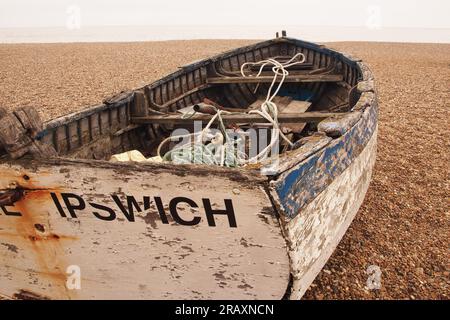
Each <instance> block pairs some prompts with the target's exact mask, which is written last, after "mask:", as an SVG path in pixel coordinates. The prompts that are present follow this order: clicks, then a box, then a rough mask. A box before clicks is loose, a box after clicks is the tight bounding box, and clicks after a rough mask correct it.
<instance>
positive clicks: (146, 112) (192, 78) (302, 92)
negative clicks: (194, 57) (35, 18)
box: [3, 37, 362, 160]
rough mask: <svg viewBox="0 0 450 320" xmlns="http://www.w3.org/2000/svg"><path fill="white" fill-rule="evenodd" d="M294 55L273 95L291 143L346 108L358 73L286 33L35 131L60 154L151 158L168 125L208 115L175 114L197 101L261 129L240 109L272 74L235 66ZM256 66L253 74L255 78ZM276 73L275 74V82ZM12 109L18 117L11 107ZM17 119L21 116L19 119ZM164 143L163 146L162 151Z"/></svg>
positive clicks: (255, 98)
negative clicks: (295, 59)
mask: <svg viewBox="0 0 450 320" xmlns="http://www.w3.org/2000/svg"><path fill="white" fill-rule="evenodd" d="M299 53H301V54H302V55H303V56H304V58H305V61H304V62H303V63H301V64H296V65H293V66H291V67H289V68H287V70H288V72H289V74H288V75H287V76H286V77H285V79H284V82H283V84H282V86H281V87H280V90H279V91H278V93H277V95H276V97H275V98H274V100H273V101H274V102H275V103H276V104H277V107H278V112H279V114H278V121H279V123H280V127H281V128H282V131H283V132H284V133H285V134H286V135H288V136H289V139H291V141H292V142H293V143H295V142H297V141H300V140H301V139H302V138H304V137H307V136H311V135H314V134H315V133H317V132H318V123H320V122H321V121H323V120H325V119H332V118H335V117H336V116H338V117H339V116H340V115H346V114H348V113H351V111H352V108H353V107H354V105H355V103H356V101H357V100H358V98H359V96H358V92H357V90H355V88H356V86H357V84H358V81H360V79H361V77H362V71H361V70H360V68H359V65H358V64H357V63H356V62H355V61H353V60H351V59H349V58H348V57H346V56H344V55H343V54H341V53H339V52H336V51H333V50H330V49H327V48H325V47H324V46H322V45H317V44H312V43H308V42H303V41H299V40H295V39H290V38H286V37H279V38H276V39H273V40H269V41H265V42H261V43H257V44H254V45H250V46H248V47H243V48H239V49H235V50H231V51H229V52H225V53H222V54H220V55H218V56H215V57H212V58H209V59H205V60H202V61H198V62H194V63H192V64H189V65H186V66H183V67H180V68H179V70H178V71H176V72H174V73H172V74H170V75H168V76H166V77H165V78H163V79H160V80H158V81H156V82H154V83H152V84H149V85H147V86H144V87H142V88H138V89H134V90H132V91H127V92H122V93H120V94H119V95H117V96H114V97H112V98H109V99H106V100H105V101H104V102H103V103H102V104H100V105H97V106H93V107H91V108H88V109H86V110H83V111H80V112H75V113H72V114H69V115H66V116H62V117H60V118H56V119H53V120H51V121H49V122H47V123H44V124H42V128H36V130H35V131H36V134H35V135H34V137H35V139H38V140H39V141H41V142H42V143H44V144H47V145H48V146H51V147H53V148H54V150H55V151H56V154H57V156H60V157H70V158H80V159H97V160H108V159H109V158H110V157H111V155H113V154H118V153H121V152H126V151H129V150H139V151H140V152H141V153H142V154H143V155H145V156H146V157H152V156H155V155H156V153H157V148H158V146H159V145H160V143H161V141H162V140H164V139H165V138H166V137H168V136H169V135H170V134H171V132H173V130H175V129H177V128H184V129H186V130H189V131H192V130H193V122H194V121H193V120H196V119H197V120H209V119H210V118H211V117H212V115H211V114H207V113H205V114H202V113H201V112H199V113H196V114H194V115H193V116H192V117H182V113H181V112H180V111H182V110H185V109H188V108H192V107H193V106H197V107H198V106H199V105H201V104H211V105H214V106H216V107H217V108H220V109H223V110H227V111H235V112H241V113H242V114H241V115H239V114H232V115H224V116H223V120H224V122H225V123H226V124H227V125H228V126H231V127H232V126H239V128H242V129H246V128H249V127H264V126H267V123H264V121H263V119H262V118H261V117H260V116H258V115H255V114H248V113H247V112H248V111H250V110H255V109H258V108H260V106H261V104H262V103H263V102H264V100H265V99H266V96H267V92H268V91H269V88H270V86H271V83H272V81H273V78H274V73H273V71H272V69H271V67H270V66H265V67H263V68H262V69H260V67H259V66H250V67H248V68H247V69H246V73H247V74H249V73H250V74H252V76H243V75H242V74H241V66H242V64H244V63H246V62H257V61H261V60H266V59H269V58H270V59H275V60H277V61H279V62H281V63H283V62H287V61H289V60H290V59H292V58H293V57H294V56H295V55H297V54H299ZM258 71H261V73H260V75H259V76H258V77H256V76H254V75H256V74H257V73H258ZM280 79H281V77H277V80H276V81H275V86H276V85H277V83H278V82H279V81H280ZM15 115H16V116H17V117H20V114H19V113H17V112H16V113H15ZM207 122H208V121H203V123H204V124H206V123H207ZM21 123H22V124H24V123H26V121H23V119H22V120H21ZM214 126H216V124H214ZM25 127H26V126H25ZM25 129H27V128H25ZM39 129H41V130H39ZM28 131H29V128H28ZM170 147H171V146H170V144H167V146H166V148H167V150H168V149H169V148H170ZM288 149H289V148H282V149H281V150H280V152H286V151H288ZM167 150H164V152H165V151H167ZM3 153H4V154H6V151H5V150H3Z"/></svg>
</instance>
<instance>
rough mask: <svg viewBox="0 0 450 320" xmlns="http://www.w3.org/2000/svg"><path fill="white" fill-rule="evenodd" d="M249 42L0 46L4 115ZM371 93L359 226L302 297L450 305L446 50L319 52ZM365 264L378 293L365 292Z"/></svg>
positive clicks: (44, 112) (126, 86) (141, 78)
mask: <svg viewBox="0 0 450 320" xmlns="http://www.w3.org/2000/svg"><path fill="white" fill-rule="evenodd" d="M254 42H256V41H254V40H192V41H187V40H186V41H161V42H133V43H65V44H63V43H61V44H0V106H2V107H5V108H6V109H7V110H13V109H14V108H16V107H19V106H34V107H36V109H37V110H38V111H39V113H40V115H41V117H42V118H43V119H44V120H49V119H52V118H54V117H56V116H60V115H64V114H67V113H70V112H73V111H77V110H80V109H84V108H87V107H89V106H92V105H96V104H100V103H101V102H102V101H103V100H104V99H105V98H107V97H109V96H112V95H114V94H117V93H119V92H120V91H122V90H130V89H133V88H137V87H140V86H143V85H145V84H149V83H151V82H152V81H154V80H157V79H159V78H161V77H162V76H164V75H166V74H168V73H170V72H173V71H175V70H177V68H178V67H179V66H182V65H185V64H188V63H190V62H192V61H194V60H199V59H203V58H206V57H209V56H211V55H214V54H218V53H220V52H223V51H225V50H229V49H233V48H236V47H239V46H243V45H246V44H250V43H254ZM326 45H327V46H330V47H332V48H334V49H336V50H339V51H344V52H348V53H350V54H352V55H354V56H356V57H359V58H361V59H363V60H364V61H365V62H366V63H367V64H368V65H369V67H370V68H371V69H372V71H373V72H374V75H375V77H376V85H377V90H378V91H379V105H380V110H379V132H378V134H379V136H378V139H379V140H378V154H377V160H376V164H375V169H374V174H373V177H372V181H371V185H370V187H369V190H368V193H367V195H366V198H365V200H364V203H363V205H362V207H361V208H360V210H359V212H358V214H357V215H356V218H355V220H354V221H353V223H352V224H351V226H350V228H349V229H348V231H347V232H346V234H345V236H344V238H343V239H342V241H341V242H340V244H339V246H338V247H337V249H336V250H335V251H334V253H333V255H332V257H331V258H330V260H329V261H328V262H327V264H326V265H325V267H324V268H323V269H322V271H321V272H320V274H319V275H318V277H317V278H316V279H315V281H314V283H313V284H312V286H311V287H310V288H309V290H308V291H307V292H306V294H305V296H304V297H303V298H304V299H449V294H450V288H449V284H450V274H449V272H450V265H449V248H450V197H449V195H450V183H449V182H450V179H449V178H450V165H449V164H450V44H408V43H376V42H370V43H369V42H339V43H327V44H326ZM369 266H377V267H379V268H380V270H381V286H380V288H379V289H375V290H374V289H369V288H368V287H367V285H366V281H367V279H368V276H369V275H368V273H367V269H368V267H369Z"/></svg>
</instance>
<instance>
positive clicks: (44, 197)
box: [0, 34, 377, 299]
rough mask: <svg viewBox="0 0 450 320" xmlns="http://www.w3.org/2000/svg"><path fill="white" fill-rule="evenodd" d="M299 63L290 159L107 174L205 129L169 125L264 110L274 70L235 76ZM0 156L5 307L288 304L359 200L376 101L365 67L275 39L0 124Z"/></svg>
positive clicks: (289, 100) (292, 82)
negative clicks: (200, 109) (206, 104)
mask: <svg viewBox="0 0 450 320" xmlns="http://www.w3.org/2000/svg"><path fill="white" fill-rule="evenodd" d="M298 53H302V54H303V55H304V57H305V61H304V63H302V64H299V65H296V66H293V67H292V68H291V69H289V75H288V76H286V79H285V81H284V83H283V85H282V88H281V90H280V91H279V93H278V96H277V104H278V107H279V109H280V113H279V116H278V121H279V122H280V123H281V124H282V125H283V126H285V127H286V128H288V129H289V130H291V133H292V134H291V137H292V139H293V143H294V145H295V148H287V149H283V150H282V151H283V152H281V153H280V154H279V157H278V165H277V166H276V167H271V171H270V172H269V173H267V172H266V174H261V173H262V170H263V167H261V166H258V165H248V166H242V167H236V168H228V167H220V166H214V165H203V164H173V163H167V162H163V163H152V162H139V163H138V162H110V161H108V159H109V158H110V157H111V156H112V155H113V154H118V153H122V152H126V151H129V150H139V151H140V152H141V153H142V154H143V155H145V156H146V157H150V156H155V154H156V151H157V147H158V146H159V144H160V143H161V141H162V140H163V139H165V138H166V137H168V136H169V135H170V134H171V132H172V131H173V130H175V129H176V128H185V129H186V128H187V129H188V130H191V126H192V122H193V120H210V119H211V117H212V115H208V114H197V115H194V116H193V117H191V118H186V117H180V115H179V114H177V113H176V111H177V110H179V109H183V108H186V107H189V106H192V105H196V104H199V103H201V102H202V101H207V100H205V98H207V99H209V100H211V101H214V102H215V103H217V105H221V106H223V107H224V108H227V110H229V109H236V110H238V109H239V110H242V109H244V110H245V109H251V108H254V107H255V106H258V105H260V104H261V96H264V95H265V94H266V92H267V90H268V87H269V85H270V83H271V82H272V79H273V78H272V76H271V70H270V69H267V68H266V69H265V68H263V70H262V74H261V75H260V76H259V77H244V76H242V74H240V72H239V71H240V68H241V66H242V64H243V63H245V62H255V61H260V60H264V59H268V58H274V59H278V60H279V61H287V60H288V59H290V58H291V57H293V56H295V55H296V54H298ZM256 71H257V70H256ZM276 81H279V80H276ZM305 102H308V103H305ZM223 120H224V121H225V122H227V123H234V124H245V123H246V124H250V125H251V124H252V123H258V122H259V123H263V122H264V119H262V118H261V117H260V116H259V115H257V114H249V113H242V114H229V115H224V116H223ZM0 144H1V145H2V151H0V154H1V157H0V172H1V178H0V209H1V210H0V256H1V260H0V295H1V296H3V297H5V298H23V299H47V298H48V299H123V298H124V299H189V298H195V299H197V298H206V299H222V298H223V299H281V298H288V299H299V298H301V297H302V295H303V294H304V292H305V291H306V289H307V288H308V287H309V285H310V284H311V282H312V281H313V280H314V278H315V277H316V275H317V274H318V273H319V271H320V270H321V268H322V267H323V266H324V264H325V262H326V261H327V259H328V258H329V257H330V255H331V253H332V252H333V250H334V249H335V247H336V246H337V244H338V243H339V241H340V239H341V238H342V236H343V234H344V233H345V231H346V230H347V228H348V227H349V225H350V223H351V221H352V219H353V218H354V216H355V214H356V212H357V211H358V208H359V207H360V205H361V203H362V201H363V199H364V196H365V193H366V190H367V188H368V185H369V182H370V178H371V174H372V168H373V166H374V162H375V154H376V145H377V98H376V91H375V88H374V79H373V75H372V73H371V72H370V71H369V69H368V68H367V67H366V65H364V64H363V63H362V62H361V60H359V59H356V58H354V57H351V56H350V55H347V54H344V53H340V52H337V51H334V50H332V49H329V48H326V47H325V46H323V45H318V44H314V43H309V42H304V41H300V40H297V39H292V38H288V37H286V36H285V34H283V36H282V37H277V38H276V39H273V40H269V41H264V42H261V43H257V44H253V45H250V46H246V47H242V48H238V49H236V50H232V51H229V52H226V53H222V54H220V55H218V56H215V57H212V58H209V59H205V60H202V61H198V62H194V63H192V64H189V65H187V66H183V67H180V69H179V70H178V71H176V72H174V73H172V74H170V75H168V76H166V77H165V78H163V79H160V80H158V81H156V82H154V83H152V84H149V85H147V86H144V87H142V88H138V89H135V90H132V91H130V92H122V93H120V94H119V95H117V96H114V97H112V98H110V99H107V100H105V101H104V102H103V103H102V104H100V105H98V106H94V107H91V108H88V109H86V110H83V111H81V112H76V113H72V114H69V115H66V116H63V117H60V118H57V119H54V120H51V121H49V122H46V123H41V122H40V120H39V116H38V115H37V113H36V111H35V110H34V109H31V108H19V109H17V110H16V111H15V112H13V113H6V112H1V113H0Z"/></svg>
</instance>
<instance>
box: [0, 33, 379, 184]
mask: <svg viewBox="0 0 450 320" xmlns="http://www.w3.org/2000/svg"><path fill="white" fill-rule="evenodd" d="M280 42H286V43H292V44H294V45H296V46H300V47H303V48H307V49H311V50H314V51H317V52H320V53H324V54H327V55H330V56H331V57H334V58H336V59H338V60H340V61H341V62H343V63H346V64H348V65H350V66H352V67H355V68H356V69H357V70H358V72H359V73H360V75H359V76H358V78H357V83H358V84H359V83H361V82H363V81H370V80H373V74H372V72H371V70H370V68H369V67H368V66H367V65H366V64H365V63H364V62H363V61H362V60H361V59H358V58H355V57H353V56H351V55H349V54H347V53H344V52H339V51H336V50H334V49H331V48H328V47H326V46H324V45H321V44H317V43H314V42H307V41H303V40H299V39H295V38H289V37H281V38H275V39H271V40H266V41H262V42H258V43H255V44H251V45H247V46H243V47H240V48H236V49H230V50H228V51H225V52H223V53H220V54H217V55H215V56H213V57H210V58H206V59H203V60H200V61H197V62H194V63H191V64H188V65H185V66H183V67H180V69H179V70H177V71H175V72H172V73H170V74H168V75H167V76H165V77H163V78H161V79H159V80H156V81H154V82H152V83H150V84H149V85H145V86H142V87H139V88H135V89H131V90H128V91H123V92H121V93H119V94H116V95H113V96H111V97H110V98H107V99H105V100H104V102H103V103H102V104H99V105H95V106H92V107H87V108H85V109H83V110H80V111H76V112H73V113H69V114H66V115H63V116H60V117H57V118H55V119H52V120H49V121H46V122H45V123H44V131H48V130H54V129H57V128H58V127H60V126H64V125H68V124H70V123H71V122H74V121H79V120H81V119H83V118H85V117H88V116H90V115H93V114H96V113H100V112H102V111H105V110H109V109H114V108H116V107H120V106H123V105H124V104H126V103H130V102H132V101H133V99H134V96H135V92H136V91H138V90H142V89H145V88H148V89H151V88H155V87H157V86H159V85H161V84H163V83H165V82H167V81H169V80H171V79H173V78H175V77H177V76H180V75H183V74H185V73H187V72H190V71H193V70H196V69H198V68H199V67H203V66H206V65H209V64H210V63H214V62H216V61H220V60H222V59H224V58H227V57H231V56H234V55H236V54H239V53H240V52H248V51H250V50H254V49H258V48H262V47H267V46H270V45H272V44H276V43H280ZM373 92H374V94H375V99H376V95H377V94H376V90H375V89H374V90H373ZM362 94H363V92H361V96H362ZM361 96H360V97H359V99H358V101H357V103H358V102H360V101H361V100H362V97H361ZM368 107H370V106H368ZM361 117H362V113H360V117H359V119H358V121H357V122H356V123H355V124H354V125H357V124H358V123H359V121H360V120H361ZM350 129H351V128H350ZM350 129H349V130H350ZM111 134H113V133H111ZM334 140H336V138H335V139H332V140H331V141H329V142H328V143H327V144H325V145H324V146H323V147H322V148H320V149H318V150H316V151H315V152H313V153H311V154H309V155H308V156H307V157H305V158H303V159H301V160H300V161H299V162H297V164H298V163H300V162H301V161H304V160H305V159H307V158H309V157H312V156H314V155H315V154H317V153H318V152H321V150H322V149H323V148H326V147H327V146H328V145H329V144H330V143H332V142H333V141H334ZM53 159H66V160H67V159H69V158H67V157H64V156H57V157H54V158H53ZM70 160H71V161H79V162H83V163H89V162H93V161H94V162H95V163H99V164H100V163H102V162H106V163H107V161H105V160H97V159H70ZM0 161H1V158H0ZM122 165H124V164H123V163H120V164H118V166H122ZM165 165H166V164H159V163H158V164H149V163H146V164H145V168H149V167H151V168H164V166H165ZM177 166H178V167H179V168H180V170H186V169H189V170H192V169H193V168H194V167H202V165H192V164H189V165H185V166H184V165H183V166H181V165H177ZM290 168H292V166H291V167H290ZM207 170H208V171H209V172H211V168H208V169H207ZM220 170H224V171H223V172H236V171H240V172H248V173H252V174H254V173H255V172H258V170H256V169H254V168H246V167H243V168H220ZM287 170H289V168H287V169H286V170H283V171H282V172H276V173H275V174H273V175H268V176H269V177H270V179H269V180H273V179H276V178H277V177H278V176H280V175H281V174H283V173H284V172H285V171H287ZM213 171H214V170H213ZM263 179H266V178H263ZM266 181H267V180H266Z"/></svg>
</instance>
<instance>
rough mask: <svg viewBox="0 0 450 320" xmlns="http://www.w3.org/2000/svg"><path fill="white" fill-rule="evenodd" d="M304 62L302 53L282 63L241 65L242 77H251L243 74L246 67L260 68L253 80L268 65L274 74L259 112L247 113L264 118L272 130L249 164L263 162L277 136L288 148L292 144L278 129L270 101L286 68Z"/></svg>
mask: <svg viewBox="0 0 450 320" xmlns="http://www.w3.org/2000/svg"><path fill="white" fill-rule="evenodd" d="M298 57H301V59H300V60H298V61H295V60H296V59H297V58H298ZM305 60H306V57H305V55H304V54H303V53H297V54H296V55H294V56H293V57H292V58H291V59H289V60H288V61H286V62H284V63H281V62H279V61H277V60H275V59H266V60H261V61H258V62H246V63H244V64H242V66H241V74H242V76H243V77H253V75H246V74H245V71H244V70H245V68H246V67H248V66H249V67H252V66H258V65H259V66H260V68H259V71H258V73H257V74H256V75H255V76H254V77H255V78H258V77H260V76H261V73H262V71H263V70H264V67H265V66H267V65H270V64H271V65H273V66H272V71H273V73H274V77H273V80H272V83H271V84H270V87H269V90H268V91H267V96H266V100H265V101H264V102H263V103H262V104H261V110H251V111H250V112H249V113H257V114H259V115H261V116H262V117H264V118H265V119H266V120H267V121H269V122H270V123H271V124H272V126H273V128H272V135H271V141H270V143H269V145H268V146H267V147H266V148H264V149H263V150H262V151H261V152H260V153H259V154H257V155H256V156H254V157H253V158H251V159H248V160H247V162H250V163H251V162H255V161H256V162H257V161H261V160H264V159H265V158H266V157H267V155H268V153H269V151H270V150H271V149H272V147H273V146H274V145H275V144H276V143H277V142H278V136H281V137H282V138H283V140H285V141H286V142H287V143H288V144H289V145H290V146H292V145H293V144H292V142H291V141H290V140H289V139H288V138H287V137H286V136H285V135H284V134H283V132H282V131H281V130H280V127H279V124H278V107H277V105H276V104H275V103H274V102H273V101H272V100H273V99H274V98H275V96H276V95H277V94H278V92H279V91H280V89H281V87H282V85H283V83H284V81H285V80H286V76H288V75H289V71H288V70H287V68H289V67H291V66H294V65H297V64H302V63H304V62H305ZM278 76H281V80H280V81H279V83H278V86H277V88H276V90H275V91H274V92H273V94H272V95H271V92H272V90H273V87H274V86H275V83H276V81H277V78H278Z"/></svg>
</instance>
